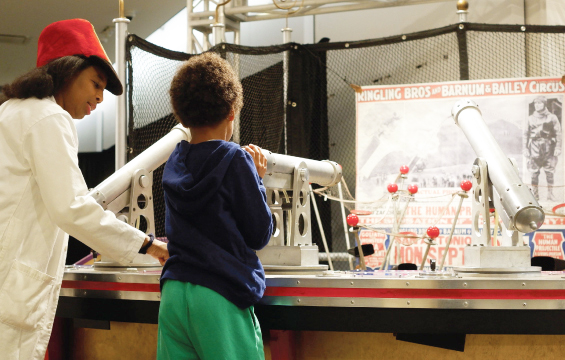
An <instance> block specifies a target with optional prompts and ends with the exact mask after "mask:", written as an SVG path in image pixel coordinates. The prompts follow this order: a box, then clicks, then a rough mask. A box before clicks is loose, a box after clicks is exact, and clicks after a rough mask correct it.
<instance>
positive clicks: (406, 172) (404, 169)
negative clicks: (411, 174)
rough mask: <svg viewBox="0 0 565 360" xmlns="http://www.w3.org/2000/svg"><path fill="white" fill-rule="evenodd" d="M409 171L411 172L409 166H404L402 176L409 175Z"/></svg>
mask: <svg viewBox="0 0 565 360" xmlns="http://www.w3.org/2000/svg"><path fill="white" fill-rule="evenodd" d="M408 171H410V168H409V167H408V166H406V165H402V166H401V167H400V173H401V174H408Z"/></svg>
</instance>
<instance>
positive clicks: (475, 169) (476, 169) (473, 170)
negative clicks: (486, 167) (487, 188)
mask: <svg viewBox="0 0 565 360" xmlns="http://www.w3.org/2000/svg"><path fill="white" fill-rule="evenodd" d="M471 173H472V174H473V176H474V177H476V178H477V179H478V178H479V167H478V166H477V165H473V167H472V168H471Z"/></svg>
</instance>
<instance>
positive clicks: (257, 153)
mask: <svg viewBox="0 0 565 360" xmlns="http://www.w3.org/2000/svg"><path fill="white" fill-rule="evenodd" d="M243 150H245V151H247V152H248V153H249V155H251V157H252V158H253V162H254V163H255V168H257V174H259V177H260V178H261V179H262V178H263V177H264V176H265V173H266V172H267V157H266V156H265V154H263V152H262V151H261V148H260V147H259V146H257V145H253V144H249V145H248V146H244V147H243Z"/></svg>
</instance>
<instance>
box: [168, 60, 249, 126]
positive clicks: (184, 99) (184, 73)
mask: <svg viewBox="0 0 565 360" xmlns="http://www.w3.org/2000/svg"><path fill="white" fill-rule="evenodd" d="M169 93H170V95H171V104H172V105H173V112H174V114H175V115H176V117H177V120H178V121H179V122H180V123H181V124H183V125H184V126H185V127H195V128H198V127H203V126H213V125H216V124H218V123H219V122H221V121H222V120H224V119H225V118H227V117H228V115H229V114H230V111H231V110H233V111H234V112H235V114H238V113H239V111H240V110H241V108H242V107H243V88H242V86H241V83H240V81H239V79H238V77H237V75H236V74H235V71H233V69H232V67H231V66H230V64H229V63H228V62H227V61H226V60H224V59H222V58H221V57H220V56H219V55H218V54H215V53H211V52H208V53H204V54H201V55H197V56H193V57H191V58H190V59H189V60H188V61H186V62H184V63H183V64H182V65H181V67H180V68H179V70H178V71H177V73H176V74H175V76H174V78H173V81H172V83H171V88H170V90H169Z"/></svg>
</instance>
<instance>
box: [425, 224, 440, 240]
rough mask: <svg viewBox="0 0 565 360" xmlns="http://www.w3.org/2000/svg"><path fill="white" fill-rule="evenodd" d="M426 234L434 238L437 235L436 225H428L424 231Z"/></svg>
mask: <svg viewBox="0 0 565 360" xmlns="http://www.w3.org/2000/svg"><path fill="white" fill-rule="evenodd" d="M426 234H428V236H429V237H430V238H432V239H435V238H437V237H438V236H439V229H438V228H437V226H430V227H429V228H428V230H427V231H426Z"/></svg>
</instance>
